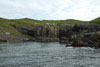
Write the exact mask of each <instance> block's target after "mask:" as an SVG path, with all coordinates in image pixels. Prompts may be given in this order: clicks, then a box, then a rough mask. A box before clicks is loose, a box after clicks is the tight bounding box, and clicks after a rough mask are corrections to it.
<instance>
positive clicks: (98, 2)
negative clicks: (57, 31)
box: [0, 0, 100, 21]
mask: <svg viewBox="0 0 100 67" xmlns="http://www.w3.org/2000/svg"><path fill="white" fill-rule="evenodd" d="M0 17H3V18H8V19H18V18H32V19H38V20H65V19H77V20H84V21H89V20H92V19H95V18H97V17H100V0H0Z"/></svg>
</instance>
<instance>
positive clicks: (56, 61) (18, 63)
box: [0, 42, 100, 67]
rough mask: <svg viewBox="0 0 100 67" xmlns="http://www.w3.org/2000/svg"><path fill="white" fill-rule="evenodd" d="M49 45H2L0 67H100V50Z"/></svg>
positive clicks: (55, 43)
mask: <svg viewBox="0 0 100 67" xmlns="http://www.w3.org/2000/svg"><path fill="white" fill-rule="evenodd" d="M65 45H66V44H60V43H58V42H51V43H37V42H25V43H23V42H22V43H2V44H0V67H100V50H99V49H93V48H89V47H87V48H85V47H75V48H74V47H65Z"/></svg>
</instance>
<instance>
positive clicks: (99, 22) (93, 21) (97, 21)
mask: <svg viewBox="0 0 100 67" xmlns="http://www.w3.org/2000/svg"><path fill="white" fill-rule="evenodd" d="M90 23H96V24H100V17H98V18H96V19H93V20H91V21H90Z"/></svg>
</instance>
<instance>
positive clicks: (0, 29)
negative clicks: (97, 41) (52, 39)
mask: <svg viewBox="0 0 100 67" xmlns="http://www.w3.org/2000/svg"><path fill="white" fill-rule="evenodd" d="M77 23H97V24H100V17H99V18H96V19H94V20H92V21H81V20H74V19H68V20H34V19H29V18H21V19H5V18H0V35H1V34H4V33H11V34H14V35H22V34H21V33H20V32H18V31H17V30H16V29H15V28H14V27H13V26H12V25H14V26H17V27H27V28H32V27H34V26H37V25H45V24H52V25H56V26H59V25H60V24H77Z"/></svg>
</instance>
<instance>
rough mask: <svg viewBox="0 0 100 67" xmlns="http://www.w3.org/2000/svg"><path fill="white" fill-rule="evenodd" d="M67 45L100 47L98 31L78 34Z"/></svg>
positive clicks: (99, 33)
mask: <svg viewBox="0 0 100 67" xmlns="http://www.w3.org/2000/svg"><path fill="white" fill-rule="evenodd" d="M67 46H73V47H96V48H100V32H94V33H84V34H80V35H78V36H76V38H74V39H73V43H72V44H71V45H67Z"/></svg>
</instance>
